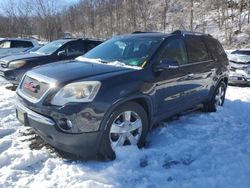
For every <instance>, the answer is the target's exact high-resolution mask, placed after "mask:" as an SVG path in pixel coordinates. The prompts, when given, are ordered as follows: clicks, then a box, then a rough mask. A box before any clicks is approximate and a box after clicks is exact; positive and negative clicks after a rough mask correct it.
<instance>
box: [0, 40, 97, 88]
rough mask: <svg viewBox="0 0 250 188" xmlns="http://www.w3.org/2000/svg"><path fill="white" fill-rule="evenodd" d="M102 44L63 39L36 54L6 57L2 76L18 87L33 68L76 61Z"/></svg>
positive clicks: (1, 63)
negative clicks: (25, 74)
mask: <svg viewBox="0 0 250 188" xmlns="http://www.w3.org/2000/svg"><path fill="white" fill-rule="evenodd" d="M100 43H101V41H97V40H90V39H61V40H56V41H53V42H51V43H48V44H46V45H45V46H43V47H41V48H39V49H38V50H36V51H34V52H30V53H26V54H21V55H13V56H8V57H4V58H1V59H0V76H2V77H4V78H5V79H6V80H8V81H9V82H11V83H12V84H14V85H18V83H19V82H20V80H21V78H22V76H23V75H24V73H25V72H27V71H28V70H30V69H32V68H33V67H36V66H39V65H44V64H48V63H53V62H57V61H62V60H70V59H74V58H76V57H78V56H80V55H83V54H84V53H86V52H87V51H89V50H90V49H92V48H94V47H95V46H97V45H99V44H100Z"/></svg>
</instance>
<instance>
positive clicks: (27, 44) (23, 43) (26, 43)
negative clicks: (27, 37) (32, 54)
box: [11, 41, 33, 48]
mask: <svg viewBox="0 0 250 188" xmlns="http://www.w3.org/2000/svg"><path fill="white" fill-rule="evenodd" d="M30 47H33V44H32V42H29V41H11V48H30Z"/></svg>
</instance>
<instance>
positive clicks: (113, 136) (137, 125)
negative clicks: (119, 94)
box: [101, 102, 148, 159]
mask: <svg viewBox="0 0 250 188" xmlns="http://www.w3.org/2000/svg"><path fill="white" fill-rule="evenodd" d="M108 119H109V120H108V122H107V127H106V130H105V133H104V136H103V141H102V146H101V154H102V156H104V158H108V159H115V153H116V152H118V151H117V148H118V147H123V146H126V145H137V146H138V147H142V146H143V145H144V143H145V139H146V135H147V132H148V117H147V113H146V112H145V110H144V109H143V108H142V107H141V106H140V105H139V104H137V103H135V102H128V103H126V104H124V105H121V106H119V107H118V108H116V109H115V110H114V111H113V112H112V113H111V115H110V117H109V118H108Z"/></svg>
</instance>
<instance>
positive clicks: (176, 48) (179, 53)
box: [160, 39, 187, 65]
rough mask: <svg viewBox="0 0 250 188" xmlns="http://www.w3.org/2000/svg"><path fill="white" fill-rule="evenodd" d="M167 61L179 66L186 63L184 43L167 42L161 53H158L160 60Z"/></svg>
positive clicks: (180, 41) (181, 41)
mask: <svg viewBox="0 0 250 188" xmlns="http://www.w3.org/2000/svg"><path fill="white" fill-rule="evenodd" d="M163 59H169V60H174V61H177V62H178V64H179V65H183V64H186V63H187V54H186V48H185V43H184V41H183V40H182V39H170V40H168V41H167V43H166V45H165V47H164V49H163V51H162V52H161V53H160V60H163Z"/></svg>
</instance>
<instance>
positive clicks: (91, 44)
mask: <svg viewBox="0 0 250 188" xmlns="http://www.w3.org/2000/svg"><path fill="white" fill-rule="evenodd" d="M96 46H97V44H95V43H88V44H87V47H86V52H88V51H89V50H91V49H93V48H94V47H96Z"/></svg>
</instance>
